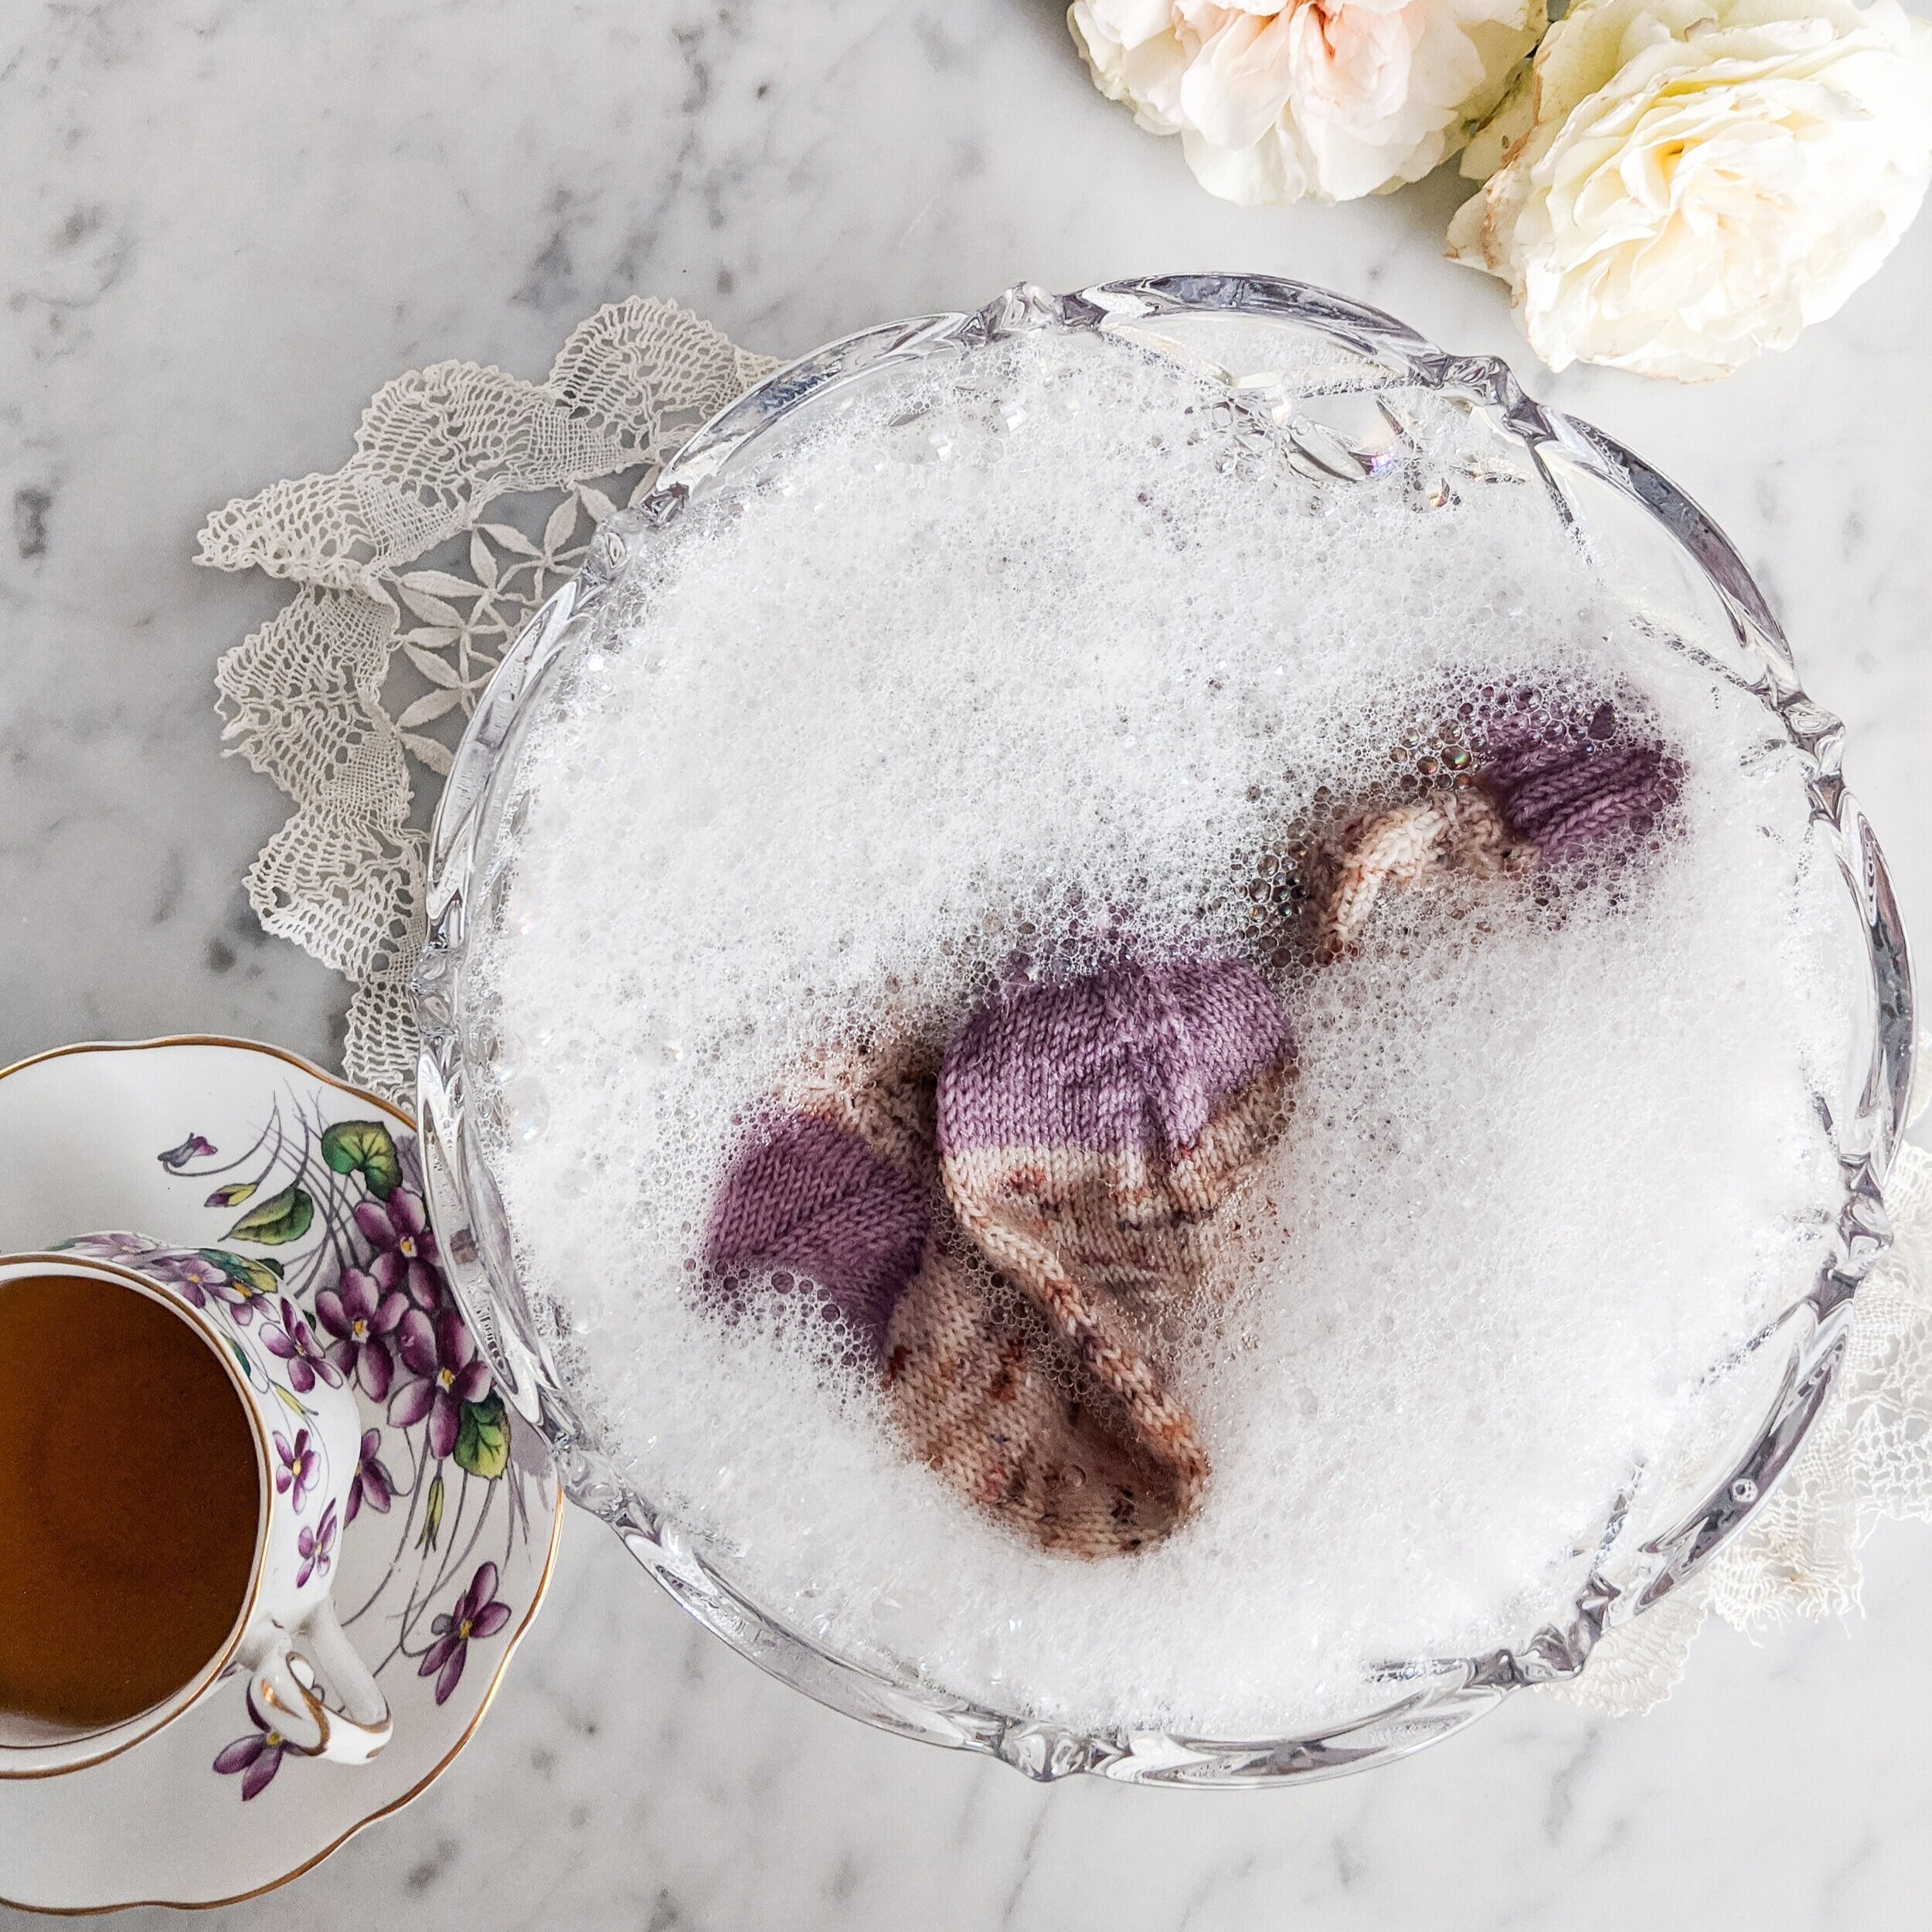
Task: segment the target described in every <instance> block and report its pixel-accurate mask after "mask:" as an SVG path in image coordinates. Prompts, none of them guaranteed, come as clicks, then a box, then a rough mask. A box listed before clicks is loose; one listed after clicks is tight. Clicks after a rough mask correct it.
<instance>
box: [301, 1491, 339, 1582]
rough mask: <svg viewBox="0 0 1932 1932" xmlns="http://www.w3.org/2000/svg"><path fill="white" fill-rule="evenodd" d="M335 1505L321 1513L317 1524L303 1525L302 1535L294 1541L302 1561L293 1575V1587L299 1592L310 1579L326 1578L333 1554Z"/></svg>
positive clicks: (329, 1506)
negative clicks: (299, 1567)
mask: <svg viewBox="0 0 1932 1932" xmlns="http://www.w3.org/2000/svg"><path fill="white" fill-rule="evenodd" d="M295 1549H296V1553H297V1554H298V1556H301V1560H302V1566H301V1569H300V1570H297V1571H296V1573H295V1587H296V1588H297V1589H298V1590H300V1589H301V1587H303V1586H304V1584H305V1583H307V1582H308V1580H309V1578H310V1577H326V1576H327V1575H328V1566H329V1564H330V1563H332V1561H333V1560H334V1558H335V1505H334V1504H333V1503H331V1504H330V1505H328V1508H327V1509H325V1510H324V1511H323V1512H322V1519H321V1522H318V1523H314V1524H310V1523H304V1524H303V1526H302V1533H301V1535H300V1536H298V1537H297V1538H296V1539H295Z"/></svg>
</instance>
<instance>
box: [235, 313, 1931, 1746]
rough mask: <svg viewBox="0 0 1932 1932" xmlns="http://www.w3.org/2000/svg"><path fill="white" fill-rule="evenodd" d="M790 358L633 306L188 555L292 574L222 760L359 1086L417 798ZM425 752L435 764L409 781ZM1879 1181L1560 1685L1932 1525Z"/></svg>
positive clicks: (243, 647) (1649, 1651) (398, 389)
mask: <svg viewBox="0 0 1932 1932" xmlns="http://www.w3.org/2000/svg"><path fill="white" fill-rule="evenodd" d="M773 366H774V364H773V362H771V361H770V359H768V358H766V357H762V356H757V355H751V354H749V353H748V352H746V351H745V350H743V349H738V348H736V347H735V346H733V344H731V343H730V342H727V341H726V339H725V338H724V337H723V336H722V335H719V333H718V332H717V331H716V329H714V328H712V327H711V326H710V325H709V324H708V323H706V322H704V321H701V320H700V319H699V318H698V317H696V315H692V314H690V313H689V311H686V310H684V309H681V308H678V307H677V306H676V305H675V304H672V303H668V302H660V301H642V300H640V299H638V298H632V299H631V300H630V301H625V302H620V303H616V304H611V305H610V306H608V307H607V308H601V309H600V310H599V311H597V314H596V315H593V316H592V317H590V319H589V320H588V321H585V322H583V323H582V324H581V325H579V327H578V328H576V329H575V330H573V332H572V333H571V335H570V338H569V339H568V340H567V341H566V342H565V343H564V345H563V349H562V351H561V352H560V353H559V355H558V356H557V359H556V362H555V363H554V364H553V366H552V367H551V369H550V372H549V375H548V376H546V378H545V379H543V381H542V382H539V383H529V382H524V381H521V380H519V379H518V378H516V377H515V376H505V375H504V374H503V373H502V372H501V371H500V370H498V369H485V368H482V367H480V366H478V364H476V363H474V362H439V363H437V364H436V365H434V366H433V367H430V368H428V369H416V370H412V371H411V372H409V373H408V374H406V375H404V376H399V377H397V378H396V380H395V381H393V382H392V383H387V384H386V385H385V386H383V389H381V390H380V391H379V393H377V395H376V398H375V400H373V401H372V403H370V405H369V409H368V410H367V411H366V413H365V414H364V416H363V417H362V426H361V427H360V428H359V430H357V432H356V435H355V454H353V455H352V457H350V458H349V461H348V462H347V463H346V464H344V465H343V467H342V468H341V469H339V470H338V471H335V473H334V474H332V475H328V476H322V475H314V476H306V477H303V478H299V479H298V480H295V481H286V482H281V483H277V484H274V485H271V486H270V488H267V489H266V490H264V491H263V492H261V493H260V495H257V496H253V497H250V498H246V499H242V498H237V499H236V501H234V502H231V503H230V504H229V505H227V507H226V509H222V510H219V511H217V512H216V513H215V514H214V515H213V516H211V517H210V518H209V519H208V522H207V525H206V527H205V528H204V529H203V530H202V533H201V552H200V556H199V559H198V561H199V562H201V563H205V564H209V565H212V566H214V567H216V568H217V569H219V570H247V569H250V568H255V569H259V570H266V571H267V572H268V573H269V574H270V576H273V577H284V578H286V579H287V580H288V581H289V582H291V583H293V584H294V586H295V591H294V595H293V596H292V597H291V598H290V599H289V600H288V602H287V604H285V605H284V607H282V609H281V611H280V612H279V613H278V614H277V615H276V616H275V617H274V618H272V619H271V620H270V621H269V622H268V623H267V624H264V626H263V627H262V628H261V629H260V630H259V631H254V632H253V633H251V634H250V636H248V637H247V638H246V639H245V640H244V641H243V642H242V643H240V645H236V647H235V648H233V650H231V651H229V652H228V653H227V654H226V655H225V656H224V657H223V658H222V659H221V661H220V662H219V665H217V666H216V672H215V682H216V688H217V689H218V691H219V693H220V697H219V705H218V709H219V711H220V713H221V715H222V716H223V719H225V720H226V730H225V732H224V733H223V736H224V737H225V738H226V740H228V741H229V744H230V750H231V752H232V753H234V754H235V755H238V756H240V757H244V758H246V759H247V760H248V762H249V764H250V765H252V766H253V767H254V768H255V770H257V771H261V772H265V773H267V775H268V776H269V777H271V778H273V779H274V781H275V782H276V784H278V785H279V786H280V787H281V788H282V790H283V791H284V792H286V793H287V794H288V796H289V798H291V800H292V801H294V811H293V812H292V814H291V815H290V817H289V818H288V821H287V823H286V824H285V825H284V826H283V827H282V828H281V831H280V832H277V834H276V835H275V836H274V838H272V839H271V840H270V842H268V844H267V845H266V846H265V847H264V849H263V850H262V852H261V854H260V856H259V857H258V858H257V859H256V861H255V862H254V864H253V866H251V867H250V869H249V872H248V876H247V891H248V897H249V901H250V904H252V905H253V907H254V909H255V910H256V913H257V915H258V916H259V917H260V920H261V922H262V924H263V925H264V927H266V928H267V930H269V931H270V932H271V933H274V934H277V935H279V936H280V937H284V938H287V939H292V940H294V941H295V942H296V944H298V945H299V946H301V947H304V948H305V949H306V950H307V951H309V952H311V953H312V954H315V957H317V958H318V959H319V960H321V961H322V962H323V963H324V964H326V965H328V966H331V967H333V968H335V970H336V971H338V972H340V973H342V974H343V975H345V976H346V977H347V978H348V979H349V981H351V983H352V986H353V988H354V992H353V994H352V998H351V1001H350V1005H349V1034H348V1040H347V1043H346V1045H345V1049H344V1053H343V1060H344V1065H345V1069H346V1070H347V1072H348V1073H349V1077H350V1078H351V1079H352V1080H356V1081H358V1082H359V1083H361V1084H362V1085H364V1086H366V1087H373V1088H375V1089H376V1090H377V1091H379V1092H381V1093H383V1094H388V1095H389V1096H391V1097H393V1098H396V1099H397V1100H401V1101H403V1102H404V1103H405V1104H406V1103H407V1102H408V1100H409V1099H410V1097H411V1095H412V1094H413V1089H414V1086H415V1080H416V1034H415V1028H414V1025H413V1021H412V1019H411V1017H410V1005H409V998H408V983H409V975H410V969H411V968H412V967H413V964H415V961H416V957H417V953H418V952H419V951H420V949H421V947H422V944H423V855H424V850H425V845H426V832H427V816H428V807H429V806H430V805H431V804H433V803H434V793H435V790H436V784H435V782H434V781H435V780H436V779H440V775H441V774H443V773H444V772H446V771H447V770H448V769H449V764H450V756H451V750H453V749H454V741H455V739H456V736H457V734H458V733H460V732H461V730H462V726H463V723H464V720H465V719H467V718H468V716H469V714H470V713H471V710H472V709H474V706H475V703H476V700H477V699H478V696H480V695H481V692H482V690H483V688H484V686H485V685H486V684H487V683H488V681H489V677H490V673H491V672H492V670H493V669H494V668H495V665H496V663H497V662H498V659H499V658H501V656H502V654H503V651H504V650H505V648H506V647H507V646H508V645H509V643H510V642H511V641H512V639H513V638H515V635H516V634H517V632H518V631H519V628H521V627H522V623H523V621H524V620H525V618H526V617H528V616H529V614H530V613H531V611H533V610H534V609H535V608H536V606H537V605H538V604H540V603H541V602H542V601H543V599H544V598H545V597H548V596H549V594H550V593H551V592H552V591H553V590H555V589H556V587H557V586H558V585H559V584H560V583H562V582H563V580H564V579H566V577H569V576H570V575H571V574H572V573H573V572H574V571H575V570H576V569H577V565H578V564H579V563H580V562H581V561H582V560H583V554H584V552H585V549H586V548H587V546H588V544H589V542H590V536H591V533H592V532H593V531H594V529H595V527H596V525H597V522H598V520H599V519H600V518H602V517H604V516H606V515H608V514H609V513H610V512H611V510H612V509H614V508H615V507H616V506H617V505H619V504H620V503H625V502H630V501H631V500H633V499H634V498H636V497H637V496H638V495H641V493H642V492H644V491H645V490H647V489H648V488H650V486H651V482H652V481H653V480H654V479H655V476H656V474H657V471H658V468H659V467H660V466H661V465H662V464H663V463H664V462H665V461H666V459H667V458H668V457H670V456H671V455H672V454H674V453H675V451H677V449H678V448H679V447H680V446H681V445H682V443H683V442H684V440H685V437H688V436H689V434H690V433H691V432H692V430H694V429H696V427H698V425H699V423H702V421H704V420H705V419H706V417H709V416H710V415H711V414H712V413H713V412H714V411H716V410H718V409H719V408H721V407H722V406H723V405H724V404H725V403H727V402H729V401H730V400H731V398H732V397H733V396H736V395H737V394H739V393H740V392H741V391H742V390H743V389H746V388H747V387H748V386H750V384H751V383H753V382H756V381H757V379H759V378H760V376H763V375H764V374H765V372H767V370H768V369H770V368H772V367H773ZM418 767H421V768H424V769H427V770H428V771H429V772H430V774H434V777H433V780H432V783H431V784H430V786H429V787H427V791H426V792H425V793H423V794H421V795H419V794H418V793H417V787H416V784H415V779H416V775H417V769H418ZM1886 1201H1887V1205H1888V1206H1889V1209H1890V1210H1891V1213H1892V1216H1893V1224H1894V1227H1895V1230H1896V1236H1897V1239H1896V1245H1895V1246H1894V1247H1893V1248H1892V1250H1891V1251H1890V1252H1889V1253H1888V1254H1887V1256H1886V1258H1885V1259H1884V1260H1883V1262H1881V1263H1880V1264H1879V1266H1878V1267H1876V1268H1875V1269H1874V1270H1872V1274H1871V1275H1870V1276H1869V1277H1868V1279H1867V1280H1866V1282H1865V1283H1864V1284H1863V1285H1862V1287H1861V1288H1860V1289H1859V1294H1858V1296H1857V1298H1856V1301H1855V1303H1854V1304H1853V1305H1854V1311H1855V1319H1854V1321H1853V1325H1852V1334H1851V1339H1850V1343H1849V1350H1848V1353H1847V1356H1846V1360H1845V1368H1844V1371H1843V1373H1842V1376H1841V1378H1840V1381H1839V1385H1838V1391H1837V1392H1836V1393H1835V1395H1834V1396H1833V1398H1832V1403H1831V1404H1830V1406H1828V1408H1827V1410H1825V1413H1824V1414H1822V1415H1821V1417H1819V1419H1818V1423H1817V1424H1816V1425H1815V1427H1814V1429H1813V1430H1812V1433H1811V1437H1810V1440H1808V1443H1807V1444H1806V1446H1805V1448H1804V1452H1803V1454H1802V1455H1801V1458H1800V1459H1799V1461H1798V1466H1797V1467H1796V1468H1794V1470H1792V1471H1791V1473H1790V1475H1789V1476H1788V1477H1787V1480H1786V1481H1785V1483H1784V1487H1783V1488H1781V1490H1780V1491H1779V1492H1777V1495H1775V1496H1774V1498H1772V1500H1771V1501H1770V1503H1769V1504H1767V1505H1766V1507H1765V1508H1764V1510H1763V1511H1761V1512H1760V1514H1759V1515H1758V1516H1757V1519H1756V1520H1755V1521H1754V1522H1753V1525H1752V1526H1751V1528H1750V1530H1749V1531H1747V1532H1746V1533H1745V1534H1744V1535H1743V1536H1740V1537H1739V1538H1738V1539H1736V1541H1735V1542H1734V1543H1732V1544H1731V1545H1730V1546H1729V1547H1728V1548H1726V1549H1725V1550H1723V1552H1722V1553H1720V1554H1719V1556H1717V1557H1716V1559H1715V1560H1713V1562H1712V1563H1711V1564H1710V1565H1709V1567H1708V1568H1707V1569H1706V1570H1705V1571H1704V1572H1703V1573H1702V1575H1701V1576H1700V1577H1699V1579H1698V1580H1697V1582H1696V1584H1695V1585H1693V1586H1692V1587H1689V1588H1688V1589H1685V1590H1681V1591H1679V1593H1677V1594H1676V1595H1675V1597H1672V1598H1671V1599H1669V1600H1667V1601H1666V1602H1665V1603H1662V1604H1658V1606H1657V1607H1655V1609H1653V1610H1651V1611H1648V1612H1646V1613H1645V1615H1644V1616H1642V1617H1640V1618H1638V1619H1637V1620H1636V1621H1634V1622H1633V1623H1631V1624H1627V1625H1625V1626H1624V1627H1623V1628H1621V1629H1618V1630H1617V1631H1613V1632H1612V1633H1611V1634H1610V1635H1609V1636H1607V1638H1604V1641H1603V1642H1602V1643H1600V1645H1598V1646H1597V1650H1596V1651H1595V1653H1594V1655H1593V1656H1592V1658H1591V1660H1590V1667H1589V1668H1587V1670H1586V1671H1585V1672H1583V1675H1582V1676H1581V1677H1580V1678H1579V1679H1577V1680H1575V1681H1574V1682H1572V1683H1569V1684H1566V1685H1560V1686H1555V1687H1553V1692H1552V1694H1553V1695H1556V1696H1563V1697H1565V1698H1567V1699H1571V1700H1572V1701H1574V1702H1581V1703H1583V1704H1587V1705H1588V1706H1591V1707H1592V1708H1594V1709H1599V1710H1605V1711H1613V1712H1620V1713H1621V1712H1635V1711H1641V1710H1647V1709H1649V1708H1650V1706H1651V1705H1653V1704H1655V1703H1656V1702H1658V1700H1659V1699H1662V1698H1663V1697H1665V1696H1668V1693H1669V1691H1670V1689H1671V1686H1672V1685H1673V1684H1675V1682H1676V1681H1677V1680H1678V1679H1679V1677H1680V1676H1681V1675H1682V1674H1683V1670H1684V1665H1685V1659H1686V1658H1687V1657H1688V1656H1689V1651H1690V1648H1691V1645H1692V1641H1693V1639H1694V1638H1696V1634H1697V1633H1698V1631H1699V1629H1700V1628H1702V1625H1703V1622H1704V1619H1705V1617H1706V1614H1709V1612H1711V1611H1715V1612H1716V1614H1718V1615H1719V1616H1720V1617H1723V1618H1724V1619H1725V1620H1726V1621H1727V1622H1730V1623H1732V1624H1736V1625H1738V1626H1739V1627H1740V1628H1751V1627H1753V1626H1757V1625H1763V1624H1769V1623H1775V1622H1779V1621H1784V1620H1787V1619H1788V1618H1791V1617H1829V1616H1838V1615H1842V1614H1844V1613H1845V1612H1846V1611H1849V1610H1851V1609H1852V1608H1854V1607H1855V1606H1856V1604H1857V1603H1858V1600H1859V1582H1860V1574H1861V1572H1860V1565H1859V1556H1858V1549H1859V1543H1861V1541H1862V1539H1863V1538H1864V1537H1865V1536H1866V1535H1867V1534H1869V1532H1870V1531H1871V1529H1872V1527H1873V1526H1875V1525H1876V1523H1877V1522H1879V1521H1881V1520H1883V1519H1886V1518H1888V1517H1917V1518H1919V1519H1922V1520H1932V1155H1927V1154H1925V1153H1923V1152H1922V1151H1920V1150H1919V1149H1917V1148H1911V1147H1907V1148H1905V1149H1904V1150H1903V1151H1902V1152H1901V1154H1900V1157H1899V1160H1898V1164H1897V1165H1896V1168H1894V1170H1893V1175H1892V1179H1891V1182H1890V1184H1889V1185H1888V1187H1887V1189H1886Z"/></svg>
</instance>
